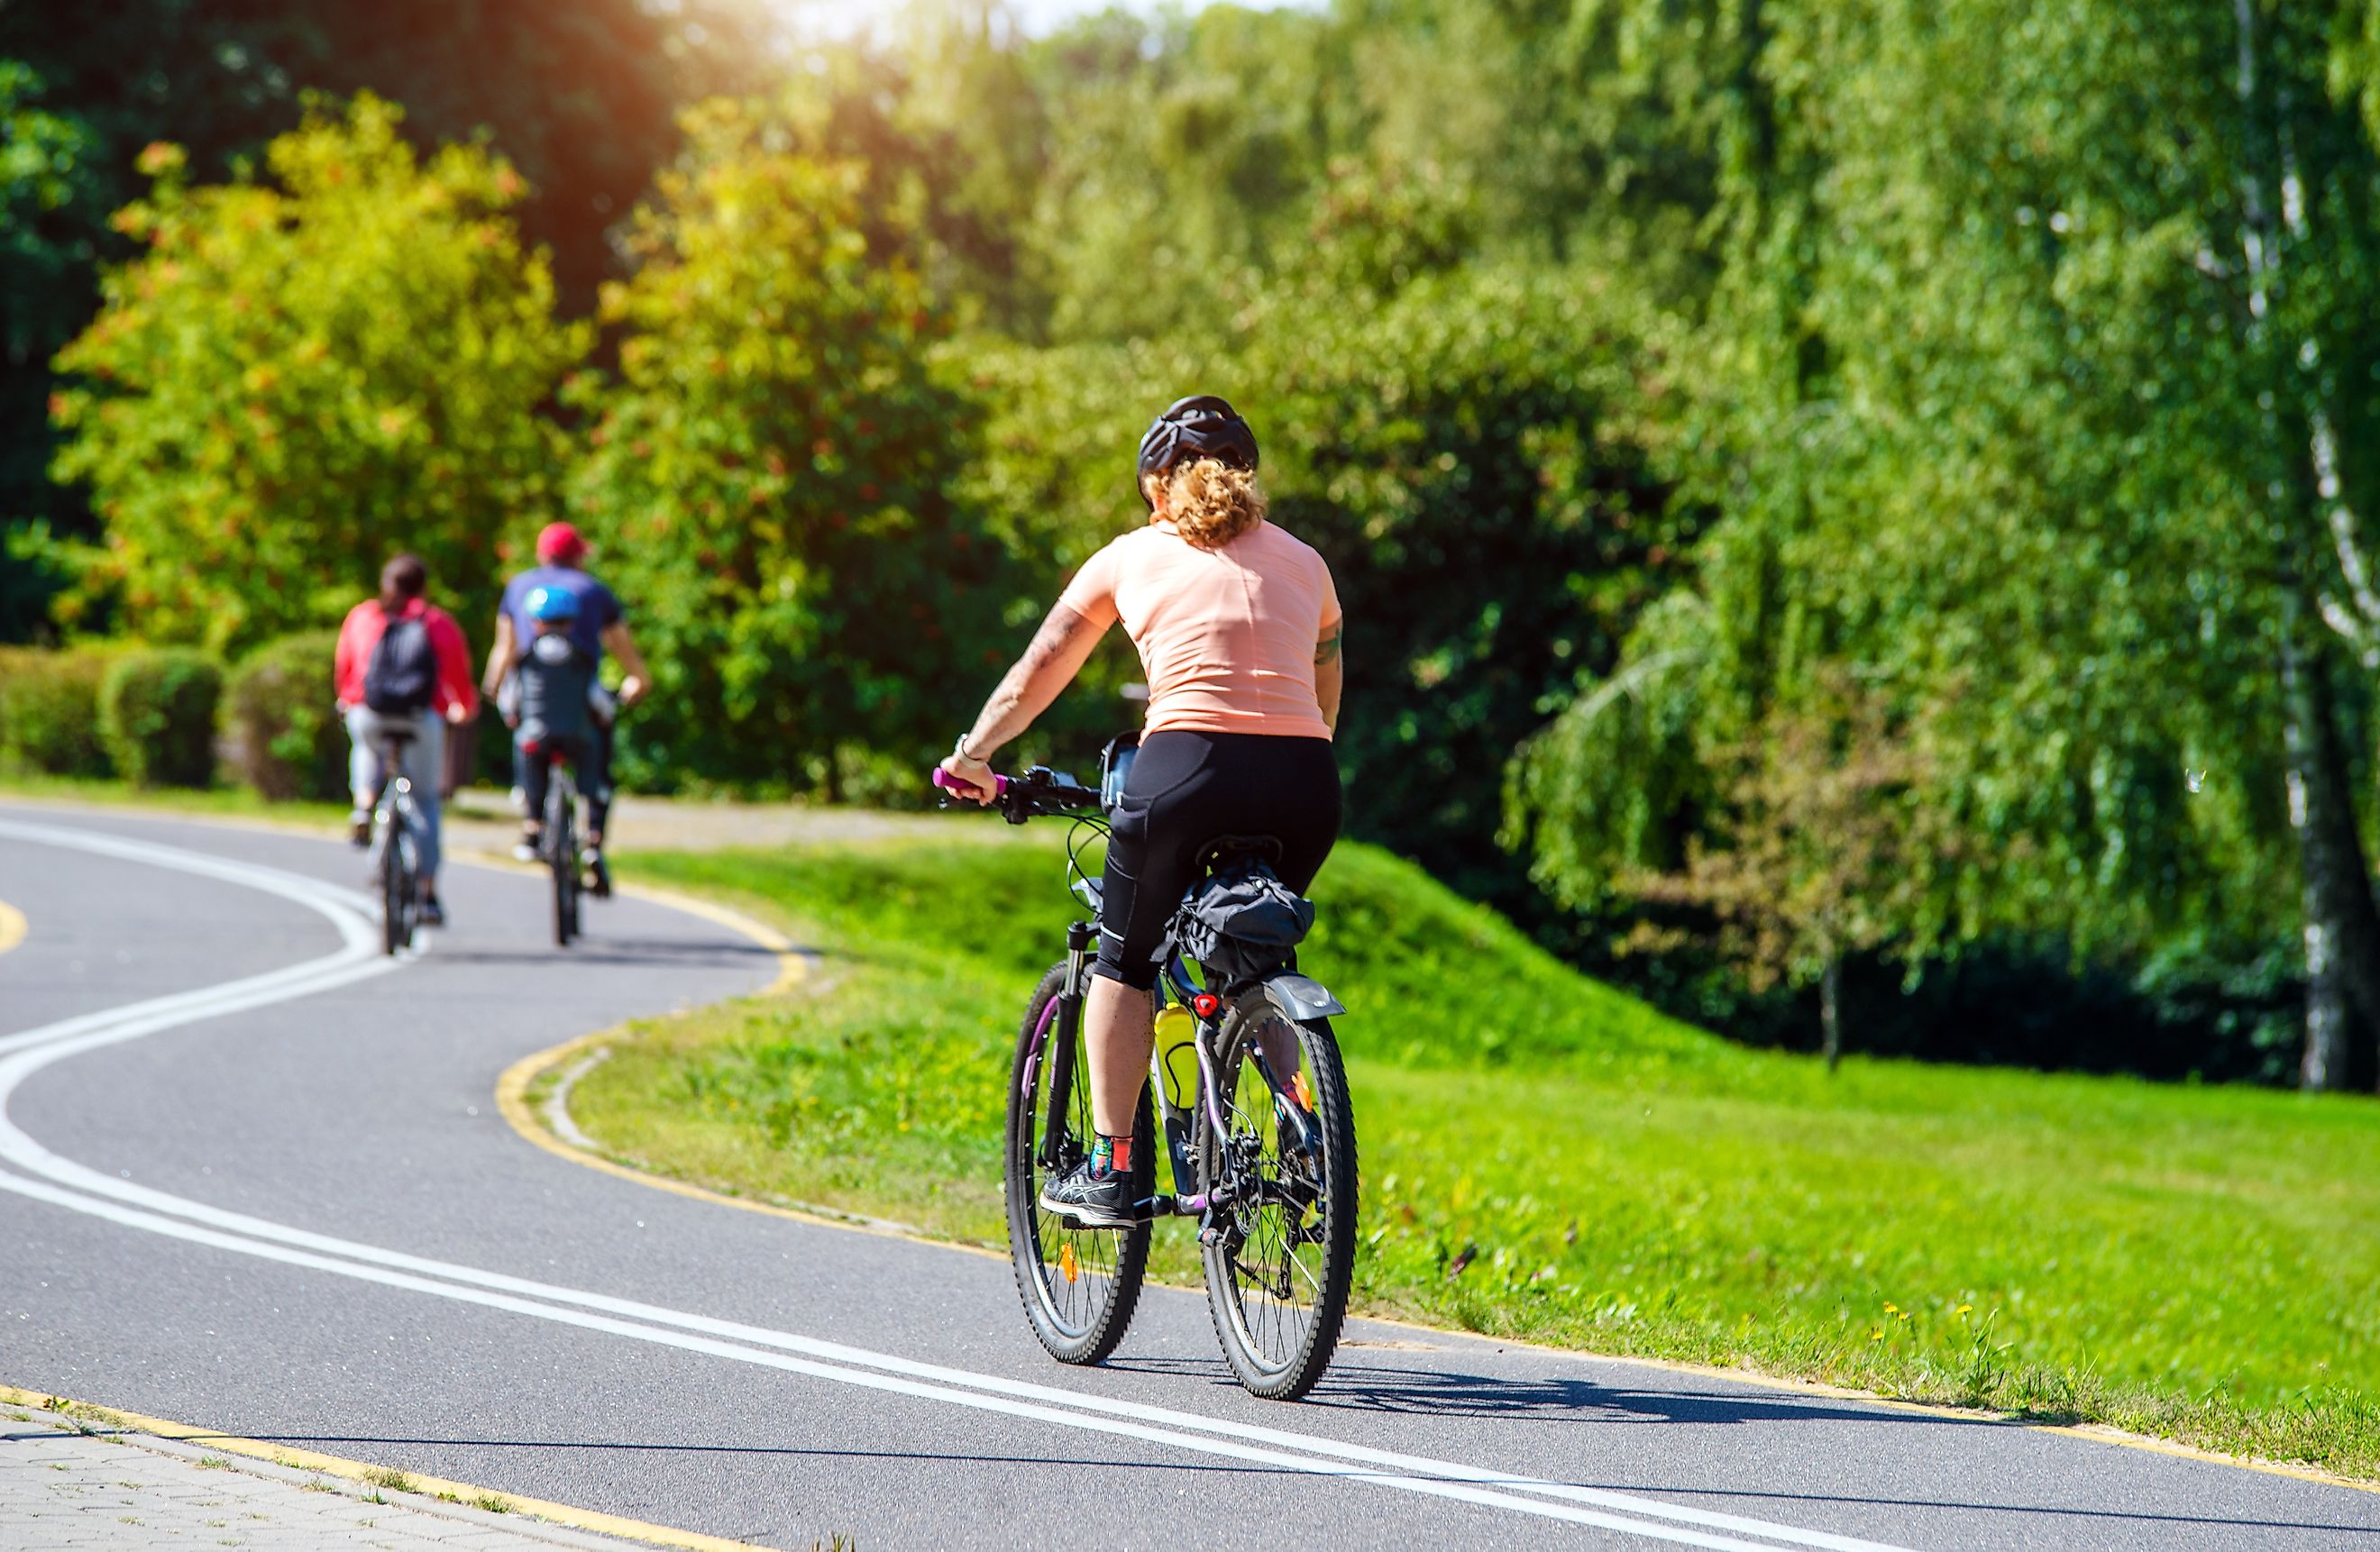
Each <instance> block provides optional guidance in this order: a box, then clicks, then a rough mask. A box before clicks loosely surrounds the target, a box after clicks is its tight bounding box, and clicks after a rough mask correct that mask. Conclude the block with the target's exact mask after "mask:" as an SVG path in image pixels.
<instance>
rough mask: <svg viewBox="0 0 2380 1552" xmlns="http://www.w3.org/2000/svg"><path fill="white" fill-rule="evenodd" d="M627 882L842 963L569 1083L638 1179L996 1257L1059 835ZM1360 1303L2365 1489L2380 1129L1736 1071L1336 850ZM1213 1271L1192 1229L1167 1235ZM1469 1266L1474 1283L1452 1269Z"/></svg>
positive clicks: (1782, 1060)
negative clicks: (1022, 1037) (878, 1224)
mask: <svg viewBox="0 0 2380 1552" xmlns="http://www.w3.org/2000/svg"><path fill="white" fill-rule="evenodd" d="M996 828H997V827H977V828H974V829H968V828H965V827H964V826H963V823H962V822H961V821H955V820H954V821H953V827H952V831H951V836H950V839H949V840H948V842H947V843H939V844H931V845H920V844H917V843H905V844H884V843H879V844H874V845H858V844H855V845H848V846H841V847H821V848H811V849H804V850H801V851H798V852H787V853H778V854H757V853H720V854H710V855H660V856H654V857H649V858H644V859H640V860H639V861H637V863H635V864H634V870H635V871H636V872H637V873H639V874H641V875H643V876H645V877H648V878H650V879H657V880H665V881H667V882H669V883H672V884H675V885H678V886H681V887H690V888H696V889H699V890H702V891H706V892H715V893H718V894H720V895H722V896H724V897H727V898H732V899H736V900H738V901H739V902H740V903H745V904H747V905H749V906H752V907H754V908H756V909H758V910H759V911H761V912H763V913H766V914H769V915H773V916H774V917H775V918H776V919H778V920H779V921H781V922H783V923H784V924H785V925H786V926H788V927H790V928H795V929H796V930H797V931H798V932H799V933H800V934H801V935H802V936H803V938H804V939H805V940H807V941H809V942H811V943H815V944H817V945H819V946H820V948H821V949H822V950H823V951H824V952H825V958H824V962H823V964H822V967H821V972H820V974H819V975H818V976H814V977H813V978H812V980H811V983H810V985H809V986H808V987H807V988H806V989H800V990H797V991H795V993H794V994H793V995H791V996H789V997H785V998H782V999H778V1000H772V1001H766V1002H761V1001H753V1002H746V1003H742V1004H735V1005H730V1006H728V1007H725V1008H722V1009H714V1010H710V1011H708V1012H698V1013H696V1014H693V1015H690V1016H686V1017H681V1018H678V1019H674V1020H669V1021H662V1022H657V1023H653V1024H650V1025H641V1026H639V1036H640V1037H638V1038H636V1039H632V1040H627V1041H624V1042H622V1043H621V1044H620V1046H619V1049H618V1051H617V1054H616V1056H615V1058H614V1059H613V1061H611V1062H609V1063H608V1064H606V1065H604V1066H602V1067H600V1068H598V1069H597V1070H596V1071H595V1072H594V1073H591V1074H590V1075H589V1077H588V1078H586V1079H585V1080H583V1081H582V1083H581V1084H580V1085H579V1087H578V1089H577V1094H576V1095H575V1096H574V1099H573V1110H574V1114H575V1116H576V1118H577V1121H578V1122H579V1124H580V1125H581V1126H582V1127H584V1128H585V1129H587V1130H588V1131H589V1133H591V1134H593V1135H594V1136H596V1137H598V1138H600V1139H601V1140H602V1141H603V1143H604V1145H605V1146H607V1147H609V1148H611V1149H613V1151H614V1152H615V1153H616V1154H618V1155H619V1156H620V1157H622V1158H630V1159H634V1160H637V1161H640V1162H643V1163H645V1164H647V1165H649V1166H650V1167H653V1168H658V1169H662V1170H668V1171H670V1172H672V1173H675V1174H679V1175H682V1176H685V1177H686V1178H689V1179H695V1180H700V1181H704V1182H710V1183H713V1184H718V1185H723V1186H726V1187H729V1188H732V1189H737V1190H743V1191H749V1192H754V1193H761V1194H778V1195H781V1196H784V1197H790V1198H795V1199H800V1200H807V1201H812V1202H823V1203H830V1204H834V1205H838V1206H844V1207H846V1208H849V1209H853V1210H857V1211H863V1212H868V1213H872V1214H879V1215H882V1216H888V1217H892V1218H895V1219H903V1220H905V1221H908V1222H911V1223H915V1224H917V1225H920V1226H921V1227H923V1228H924V1229H925V1230H927V1231H929V1232H931V1233H936V1234H941V1235H947V1236H951V1237H954V1238H959V1239H965V1240H971V1241H977V1242H983V1243H995V1244H996V1243H1002V1222H1001V1215H1000V1199H999V1192H998V1184H997V1180H998V1164H997V1159H998V1137H999V1132H1000V1127H1001V1109H1000V1105H1001V1093H1002V1083H1001V1081H1000V1079H1001V1075H1002V1073H1004V1071H1005V1063H1006V1062H1007V1061H1008V1057H1009V1051H1010V1047H1011V1044H1012V1042H1013V1040H1014V1028H1015V1021H1016V1018H1017V1016H1018V1014H1019V1012H1021V1007H1020V1004H1021V1001H1022V1000H1023V998H1024V996H1025V993H1026V988H1028V987H1029V986H1030V984H1031V982H1032V980H1033V978H1034V976H1035V975H1036V974H1037V973H1038V971H1039V970H1040V969H1041V968H1042V967H1043V965H1044V964H1047V963H1048V961H1049V960H1050V959H1051V958H1052V957H1054V952H1053V945H1054V944H1055V942H1056V941H1057V937H1058V929H1059V928H1060V926H1061V924H1062V922H1063V921H1064V920H1065V919H1067V915H1068V910H1067V906H1068V902H1066V901H1065V900H1064V898H1063V897H1062V894H1061V893H1060V892H1059V876H1058V868H1057V861H1056V858H1057V852H1056V848H1055V841H1056V837H1055V836H1050V835H1038V834H1037V835H1036V836H1032V837H1025V838H1016V837H1009V836H1001V837H999V838H997V840H995V838H994V836H993V835H992V834H991V833H990V830H992V829H996ZM1316 893H1317V895H1318V898H1319V900H1320V902H1321V905H1322V914H1321V923H1320V926H1319V928H1318V931H1317V935H1316V940H1315V942H1314V944H1313V946H1312V948H1311V950H1310V952H1309V955H1308V959H1307V963H1308V964H1309V966H1310V967H1311V968H1312V969H1314V970H1315V971H1316V972H1318V974H1320V975H1321V976H1323V977H1324V978H1325V979H1327V980H1328V981H1329V982H1330V985H1331V986H1332V987H1333V988H1334V989H1336V990H1338V991H1339V992H1340V993H1341V995H1342V997H1343V998H1344V999H1345V1000H1346V1001H1347V1003H1348V1004H1349V1006H1350V1007H1352V1008H1354V1010H1355V1012H1354V1015H1353V1016H1351V1017H1348V1018H1346V1019H1343V1020H1342V1021H1340V1034H1341V1037H1342V1041H1343V1042H1344V1044H1345V1047H1346V1049H1347V1050H1348V1053H1349V1055H1350V1057H1351V1068H1352V1073H1353V1084H1354V1094H1355V1097H1356V1102H1357V1117H1358V1125H1359V1129H1360V1134H1361V1137H1362V1147H1363V1162H1364V1189H1365V1196H1364V1225H1365V1239H1364V1254H1363V1260H1362V1263H1361V1268H1360V1296H1361V1301H1362V1303H1363V1305H1364V1306H1365V1307H1366V1308H1368V1309H1371V1310H1374V1311H1378V1312H1384V1313H1394V1314H1398V1315H1403V1316H1410V1317H1414V1318H1416V1319H1420V1320H1425V1321H1430V1322H1436V1323H1443V1324H1447V1325H1452V1326H1457V1327H1463V1328H1473V1329H1476V1330H1481V1331H1486V1332H1492V1333H1497V1334H1503V1335H1510V1336H1515V1337H1524V1338H1530V1339H1535V1340H1541V1341H1549V1342H1558V1343H1566V1344H1572V1345H1575V1346H1579V1347H1583V1348H1590V1349H1594V1350H1597V1351H1602V1352H1626V1353H1633V1354H1641V1355H1648V1356H1662V1357H1672V1358H1683V1359H1692V1360H1698V1361H1702V1362H1706V1363H1715V1364H1743V1365H1748V1366H1751V1367H1755V1368H1757V1369H1760V1370H1763V1371H1766V1372H1768V1373H1772V1374H1779V1375H1791V1376H1808V1377H1814V1378H1820V1379H1827V1380H1832V1381H1836V1382H1840V1383H1847V1384H1852V1385H1856V1386H1861V1387H1866V1388H1874V1389H1876V1390H1879V1391H1882V1392H1885V1393H1887V1394H1890V1395H1896V1396H1902V1397H1908V1398H1913V1399H1922V1400H1934V1401H1944V1402H1952V1403H1963V1404H1971V1405H1982V1406H1991V1407H1998V1408H2005V1409H2010V1410H2015V1411H2021V1412H2025V1413H2033V1414H2036V1415H2047V1416H2056V1417H2060V1418H2068V1419H2075V1420H2087V1421H2097V1422H2105V1423H2110V1424H2114V1425H2119V1426H2123V1427H2127V1428H2132V1429H2136V1430H2140V1431H2143V1432H2149V1433H2156V1434H2162V1435H2165V1436H2168V1437H2176V1438H2180V1439H2183V1440H2187V1441H2190V1442H2192V1443H2197V1444H2201V1445H2204V1446H2208V1447H2212V1448H2216V1449H2226V1450H2231V1451H2236V1452H2240V1453H2248V1454H2255V1455H2261V1456H2265V1457H2267V1458H2274V1459H2283V1460H2295V1461H2308V1462H2312V1463H2314V1464H2317V1465H2320V1466H2323V1467H2325V1468H2327V1469H2329V1470H2332V1471H2335V1472H2338V1473H2346V1474H2351V1475H2358V1476H2366V1477H2369V1476H2374V1475H2380V1296H2375V1295H2376V1293H2380V1105H2374V1103H2373V1102H2372V1101H2370V1100H2368V1099H2358V1098H2325V1099H2309V1098H2305V1097H2299V1096H2296V1095H2291V1094H2284V1093H2275V1092H2267V1091H2259V1090H2249V1089H2220V1088H2203V1087H2179V1086H2156V1085H2148V1084H2143V1083H2136V1082H2130V1081H2122V1080H2108V1079H2095V1078H2080V1077H2062V1076H2042V1075H2038V1074H2034V1073H2019V1072H2009V1071H1987V1070H1973V1069H1958V1068H1941V1067H1925V1066H1920V1065H1916V1064H1913V1063H1906V1062H1888V1061H1863V1060H1860V1059H1857V1058H1853V1059H1852V1060H1851V1061H1847V1062H1845V1064H1844V1066H1843V1069H1842V1071H1841V1072H1840V1073H1839V1074H1837V1075H1835V1076H1833V1077H1829V1076H1828V1074H1827V1073H1826V1072H1825V1071H1824V1069H1823V1068H1822V1067H1821V1066H1820V1065H1818V1064H1817V1063H1816V1062H1815V1061H1812V1060H1809V1059H1806V1058H1798V1057H1791V1056H1785V1055H1779V1054H1775V1053H1767V1052H1754V1051H1746V1050H1743V1049H1737V1048H1734V1047H1732V1046H1730V1045H1728V1044H1726V1043H1725V1042H1723V1041H1721V1040H1718V1039H1717V1038H1715V1037H1711V1036H1709V1035H1707V1034H1705V1033H1703V1032H1701V1031H1698V1030H1695V1029H1693V1028H1690V1027H1687V1026H1686V1025H1681V1024H1678V1023H1675V1022H1673V1021H1671V1020H1669V1019H1667V1018H1664V1017H1662V1016H1661V1015H1659V1014H1658V1013H1656V1012H1653V1011H1651V1010H1650V1009H1648V1008H1646V1007H1645V1006H1644V1005H1643V1004H1641V1003H1639V1002H1636V1001H1635V1000H1632V999H1630V998H1627V997H1625V996H1622V995H1621V994H1619V993H1617V992H1614V991H1613V990H1611V989H1609V988H1606V987H1603V986H1601V985H1598V984H1597V983H1595V982H1593V981H1590V980H1588V979H1586V978H1585V977H1582V976H1578V975H1576V974H1574V973H1573V972H1572V971H1570V970H1569V969H1568V968H1566V967H1565V966H1563V965H1561V964H1560V963H1558V962H1556V961H1555V960H1553V959H1551V958H1549V957H1548V956H1547V955H1545V954H1543V953H1541V952H1537V951H1536V949H1535V948H1534V947H1533V946H1531V945H1530V944H1529V943H1527V942H1526V941H1525V940H1524V939H1523V938H1522V937H1521V936H1520V935H1519V934H1518V933H1516V932H1515V931H1513V930H1512V928H1510V927H1509V926H1508V925H1506V924H1505V923H1504V922H1502V921H1501V920H1500V918H1497V917H1496V916H1494V915H1491V914H1490V913H1488V912H1486V911H1484V910H1481V909H1478V908H1476V907H1474V906H1470V905H1468V904H1466V903H1463V902H1462V901H1460V900H1458V899H1456V898H1455V897H1453V896H1452V895H1451V894H1449V893H1448V892H1447V891H1444V890H1442V889H1440V888H1439V887H1438V886H1437V885H1436V884H1435V883H1433V882H1432V881H1431V880H1429V879H1427V878H1426V877H1424V876H1423V875H1421V874H1420V873H1419V872H1417V871H1416V870H1415V869H1413V868H1411V867H1407V866H1405V865H1403V864H1402V863H1399V862H1397V861H1395V860H1394V859H1392V858H1390V857H1388V856H1386V855H1382V854H1380V853H1378V852H1375V851H1371V850H1369V849H1366V848H1362V847H1347V848H1343V849H1342V852H1341V854H1340V855H1338V856H1337V857H1336V858H1334V860H1333V862H1332V864H1331V866H1330V871H1329V872H1328V873H1327V874H1326V875H1325V877H1324V879H1323V880H1322V881H1321V883H1320V884H1319V885H1318V888H1317V891H1316ZM1160 1244H1161V1246H1162V1248H1161V1250H1160V1263H1159V1266H1160V1274H1161V1275H1165V1276H1168V1277H1171V1278H1172V1279H1178V1280H1183V1281H1189V1280H1192V1279H1194V1278H1195V1263H1194V1260H1193V1257H1192V1255H1191V1246H1190V1242H1189V1237H1188V1236H1187V1235H1186V1234H1185V1233H1182V1232H1174V1231H1169V1232H1165V1233H1161V1234H1160ZM1458 1267H1459V1269H1458Z"/></svg>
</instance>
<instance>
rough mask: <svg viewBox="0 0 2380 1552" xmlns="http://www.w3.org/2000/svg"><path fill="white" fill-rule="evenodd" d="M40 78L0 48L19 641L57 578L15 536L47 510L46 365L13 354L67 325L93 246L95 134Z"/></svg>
mask: <svg viewBox="0 0 2380 1552" xmlns="http://www.w3.org/2000/svg"><path fill="white" fill-rule="evenodd" d="M41 102H42V81H41V78H40V77H38V76H36V75H35V74H34V73H33V72H32V71H31V70H30V69H29V68H27V67H25V66H24V65H22V64H20V63H18V61H16V60H13V59H5V58H0V425H10V426H13V427H16V428H18V430H15V431H13V432H11V433H10V434H7V435H5V436H0V641H23V640H26V639H29V638H30V637H33V636H35V635H38V634H39V633H40V631H41V629H42V625H43V624H45V622H46V617H47V614H48V612H49V599H50V595H51V593H52V592H53V591H54V590H55V586H56V581H55V577H54V576H52V575H51V574H50V573H49V572H48V571H47V569H46V568H44V567H42V566H41V565H40V564H38V563H37V562H35V561H34V560H32V558H31V557H30V556H20V555H19V554H18V550H19V549H21V548H23V544H22V540H20V539H19V538H18V531H17V530H18V527H19V525H20V524H21V523H23V522H25V521H26V520H28V519H40V518H43V517H46V516H49V515H51V514H50V512H49V511H48V509H47V507H46V505H45V503H43V502H42V500H41V496H42V493H43V492H44V491H45V488H46V485H47V481H48V467H47V466H48V463H49V458H50V451H51V442H50V435H49V430H48V427H47V425H46V411H45V402H46V397H47V394H46V387H47V380H46V374H44V373H42V372H40V371H38V370H36V371H32V372H27V371H24V370H20V369H19V368H18V365H17V363H20V362H26V361H33V362H43V361H46V360H47V358H48V357H49V355H50V353H51V352H52V351H54V350H55V349H56V348H57V347H58V346H61V345H64V344H65V343H66V341H67V336H68V333H70V332H71V331H67V330H61V329H60V328H59V321H60V319H61V316H62V315H63V314H65V313H66V312H67V310H68V309H69V307H70V306H71V301H70V300H62V298H73V297H79V295H80V293H81V292H82V290H83V289H84V287H85V284H86V273H85V272H86V271H87V270H88V267H89V264H90V246H89V244H87V243H78V242H77V241H76V240H75V239H74V237H73V236H72V235H71V231H72V226H73V222H74V217H75V215H76V213H77V212H78V211H79V209H81V208H83V207H86V206H88V205H89V204H91V202H92V200H91V188H92V184H93V182H94V177H93V169H92V167H91V152H92V149H93V148H92V143H91V140H92V138H91V131H90V128H89V127H87V126H86V125H84V124H83V123H82V122H81V121H80V120H79V119H75V118H72V117H68V116H65V115H59V114H55V113H52V112H50V111H48V110H47V109H45V108H43V107H42V105H41Z"/></svg>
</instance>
